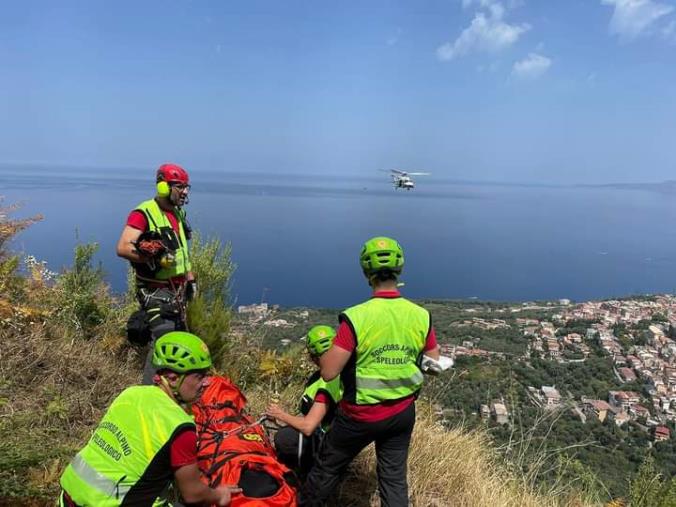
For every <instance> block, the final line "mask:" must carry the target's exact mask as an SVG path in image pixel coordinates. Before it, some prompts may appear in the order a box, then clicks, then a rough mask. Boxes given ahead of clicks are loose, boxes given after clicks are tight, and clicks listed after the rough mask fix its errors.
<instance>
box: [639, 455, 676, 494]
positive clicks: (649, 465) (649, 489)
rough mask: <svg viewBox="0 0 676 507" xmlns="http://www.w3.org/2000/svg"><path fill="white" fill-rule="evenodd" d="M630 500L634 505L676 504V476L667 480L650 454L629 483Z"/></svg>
mask: <svg viewBox="0 0 676 507" xmlns="http://www.w3.org/2000/svg"><path fill="white" fill-rule="evenodd" d="M629 500H630V504H631V506H632V507H674V506H676V478H674V477H672V478H671V479H670V480H667V481H665V480H664V479H663V478H662V474H660V473H659V472H658V471H657V469H656V468H655V461H654V459H653V457H652V456H650V455H648V456H646V458H645V459H644V460H643V464H642V465H641V468H639V470H638V473H637V474H636V476H635V477H634V479H633V480H632V481H631V482H630V483H629Z"/></svg>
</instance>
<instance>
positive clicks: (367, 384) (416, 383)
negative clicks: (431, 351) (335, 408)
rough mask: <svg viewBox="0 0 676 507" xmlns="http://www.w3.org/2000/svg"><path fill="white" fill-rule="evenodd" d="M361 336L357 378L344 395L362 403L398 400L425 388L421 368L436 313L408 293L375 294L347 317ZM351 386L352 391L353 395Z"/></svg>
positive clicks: (357, 360)
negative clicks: (387, 295) (431, 319)
mask: <svg viewBox="0 0 676 507" xmlns="http://www.w3.org/2000/svg"><path fill="white" fill-rule="evenodd" d="M341 318H342V319H346V320H347V321H348V322H349V324H350V325H351V326H352V329H353V331H354V333H355V338H356V340H357V348H356V349H355V371H354V375H355V378H354V381H352V379H349V380H347V379H346V380H345V382H344V384H345V389H346V394H345V395H344V397H345V398H346V399H347V400H348V401H351V402H353V403H357V404H359V405H369V404H374V403H380V402H382V401H386V400H398V399H400V398H404V397H406V396H409V395H411V394H414V393H416V392H418V391H419V390H420V388H421V387H422V384H423V374H422V372H421V371H420V368H419V367H418V364H419V358H420V355H421V354H422V351H423V349H424V347H425V341H426V340H427V334H428V333H429V330H430V314H429V312H428V311H427V310H425V309H424V308H422V307H420V306H418V305H416V304H415V303H411V302H410V301H409V300H407V299H404V298H402V297H398V298H379V297H374V298H372V299H370V300H368V301H366V302H365V303H362V304H360V305H357V306H353V307H352V308H348V309H347V310H345V311H344V312H343V314H342V315H341ZM348 385H352V386H353V387H352V389H351V390H352V391H353V392H350V393H347V391H348Z"/></svg>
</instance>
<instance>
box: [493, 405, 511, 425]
mask: <svg viewBox="0 0 676 507" xmlns="http://www.w3.org/2000/svg"><path fill="white" fill-rule="evenodd" d="M491 414H492V415H493V417H494V418H495V422H496V423H498V424H507V423H508V422H509V412H508V411H507V407H505V404H504V403H492V404H491Z"/></svg>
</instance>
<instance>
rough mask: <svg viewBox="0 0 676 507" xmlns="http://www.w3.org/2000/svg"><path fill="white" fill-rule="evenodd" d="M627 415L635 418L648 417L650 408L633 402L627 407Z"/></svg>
mask: <svg viewBox="0 0 676 507" xmlns="http://www.w3.org/2000/svg"><path fill="white" fill-rule="evenodd" d="M629 415H631V416H634V417H635V418H637V419H638V418H643V419H648V418H649V417H650V410H648V409H647V408H645V407H644V406H643V405H639V404H638V403H634V404H633V405H632V406H630V407H629Z"/></svg>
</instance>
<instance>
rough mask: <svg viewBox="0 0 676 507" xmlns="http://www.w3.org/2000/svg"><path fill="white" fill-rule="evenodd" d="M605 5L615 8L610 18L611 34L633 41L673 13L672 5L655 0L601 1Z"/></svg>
mask: <svg viewBox="0 0 676 507" xmlns="http://www.w3.org/2000/svg"><path fill="white" fill-rule="evenodd" d="M601 3H602V4H603V5H612V6H614V7H615V10H614V11H613V17H612V18H610V26H609V29H610V33H612V34H615V35H618V36H619V37H621V38H623V39H625V40H631V39H634V38H636V37H638V36H639V35H641V34H642V33H644V32H646V31H648V30H650V28H651V26H652V25H653V24H654V23H655V22H656V21H657V20H658V19H660V18H661V17H662V16H666V15H667V14H669V13H671V12H672V11H673V10H674V8H673V7H672V6H671V5H667V4H663V3H659V2H655V1H653V0H601Z"/></svg>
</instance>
